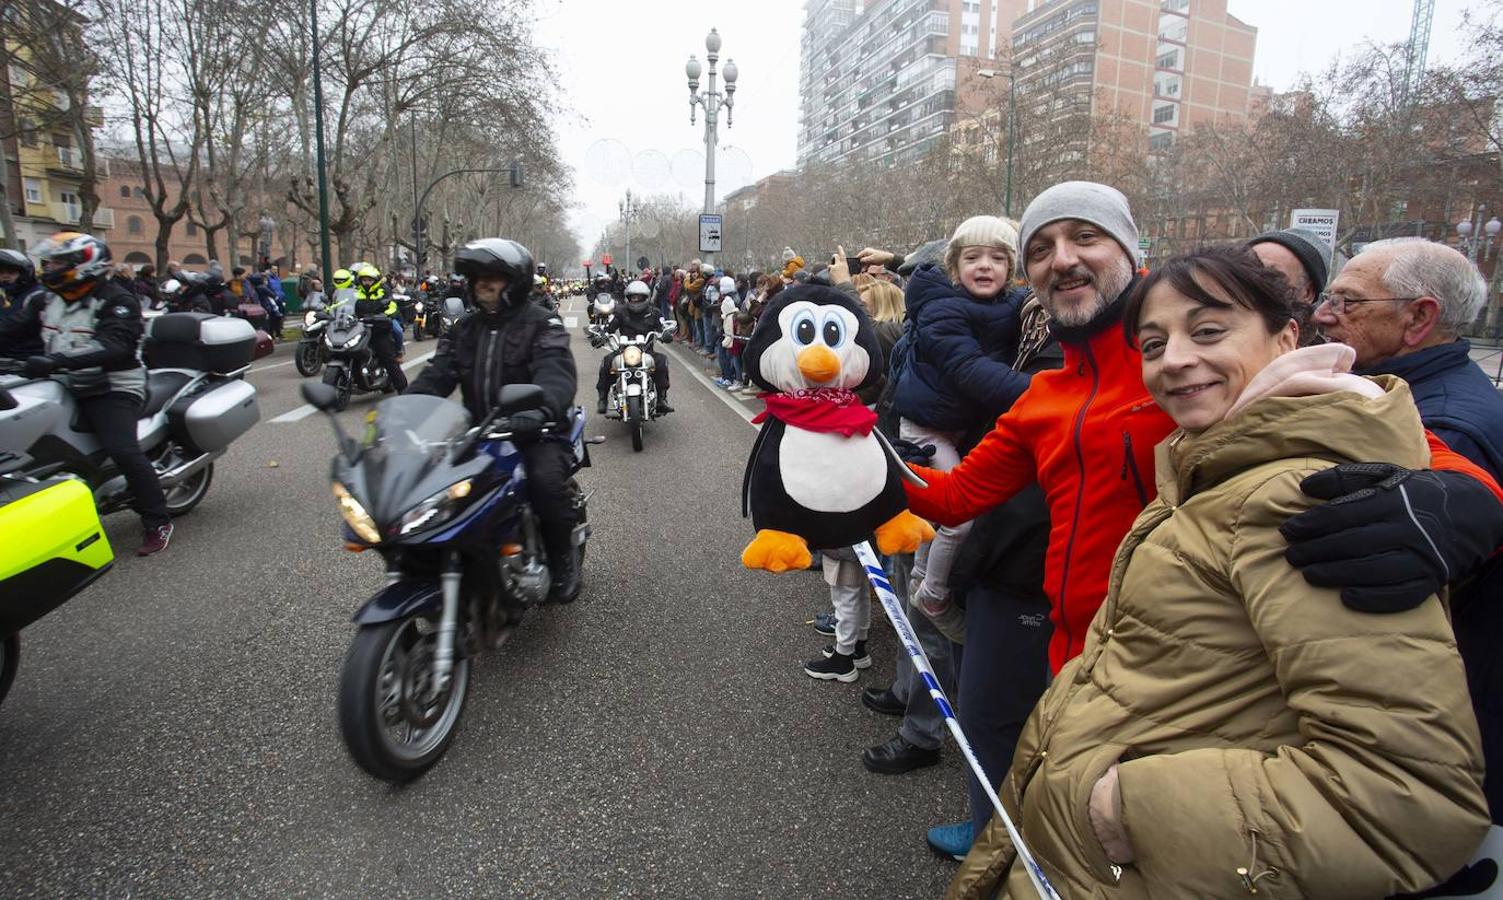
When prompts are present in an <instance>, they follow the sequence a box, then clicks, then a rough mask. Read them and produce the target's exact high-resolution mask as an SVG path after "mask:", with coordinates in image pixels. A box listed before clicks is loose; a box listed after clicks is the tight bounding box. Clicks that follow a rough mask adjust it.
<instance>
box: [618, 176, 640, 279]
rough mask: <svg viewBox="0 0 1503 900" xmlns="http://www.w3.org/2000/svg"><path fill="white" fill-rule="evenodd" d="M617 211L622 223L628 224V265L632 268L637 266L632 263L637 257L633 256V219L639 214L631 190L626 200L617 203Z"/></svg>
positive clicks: (627, 192) (629, 189)
mask: <svg viewBox="0 0 1503 900" xmlns="http://www.w3.org/2000/svg"><path fill="white" fill-rule="evenodd" d="M616 209H617V210H619V211H620V213H621V221H622V222H624V223H626V265H627V266H628V267H630V266H633V265H635V263H633V262H632V260H633V259H634V258H635V257H633V256H632V255H631V217H632V216H634V215H636V212H637V208H636V206H634V205H633V201H632V195H631V188H627V189H626V199H625V200H618V201H617V202H616Z"/></svg>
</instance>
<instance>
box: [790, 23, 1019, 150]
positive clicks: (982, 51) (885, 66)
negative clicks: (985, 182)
mask: <svg viewBox="0 0 1503 900" xmlns="http://www.w3.org/2000/svg"><path fill="white" fill-rule="evenodd" d="M1027 6H1028V3H1027V0H807V2H806V3H805V5H804V13H805V15H804V30H803V38H802V41H801V43H800V53H799V93H800V98H801V101H802V103H801V106H802V111H801V116H800V120H799V139H798V160H799V165H800V166H803V165H807V164H809V163H814V162H836V161H856V160H859V161H863V162H872V163H875V164H877V165H894V164H901V163H904V162H910V161H912V160H914V159H917V158H919V157H920V156H922V155H923V154H924V153H926V152H928V150H929V148H930V147H931V145H932V144H933V143H934V141H935V140H936V139H938V137H939V136H940V135H942V134H944V132H945V129H946V128H948V127H949V125H950V123H951V122H952V121H953V119H954V116H955V73H956V68H957V58H958V57H961V56H966V57H979V58H981V59H982V60H991V59H995V58H996V57H997V48H998V46H999V43H1000V44H1001V45H1003V46H1005V45H1006V43H1007V42H1008V41H1009V40H1010V38H1011V34H1012V23H1013V21H1014V20H1015V19H1016V18H1017V16H1018V15H1020V14H1021V13H1022V12H1023V11H1024V10H1026V8H1027ZM999 34H1000V37H999Z"/></svg>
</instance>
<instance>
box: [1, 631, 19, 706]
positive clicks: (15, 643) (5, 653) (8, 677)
mask: <svg viewBox="0 0 1503 900" xmlns="http://www.w3.org/2000/svg"><path fill="white" fill-rule="evenodd" d="M20 665H21V635H19V634H13V635H11V636H10V637H8V638H6V639H5V640H3V641H0V703H4V702H5V695H6V694H8V693H10V686H11V683H12V682H14V681H15V680H16V668H17V667H18V666H20Z"/></svg>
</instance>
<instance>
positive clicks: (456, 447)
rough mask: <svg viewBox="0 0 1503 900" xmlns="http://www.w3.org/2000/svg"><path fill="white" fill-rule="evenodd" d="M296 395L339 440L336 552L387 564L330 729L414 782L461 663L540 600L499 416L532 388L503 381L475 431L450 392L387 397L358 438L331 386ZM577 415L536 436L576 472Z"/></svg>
mask: <svg viewBox="0 0 1503 900" xmlns="http://www.w3.org/2000/svg"><path fill="white" fill-rule="evenodd" d="M303 398H304V399H305V400H307V401H308V403H309V404H311V405H312V406H314V407H315V408H317V409H320V410H322V411H324V412H326V413H328V414H329V418H330V420H331V421H332V422H333V425H334V431H335V434H336V436H337V438H338V441H339V449H340V452H339V455H338V456H336V457H335V458H334V462H333V467H332V468H333V471H332V478H333V490H334V498H335V500H336V502H337V503H338V505H339V513H340V515H341V516H342V517H343V518H344V531H345V546H346V548H347V549H349V550H352V551H357V552H359V551H365V550H375V551H376V552H378V553H379V554H380V555H381V557H382V559H383V560H385V563H386V586H385V587H384V588H382V589H381V590H380V591H378V592H377V593H376V594H375V596H373V597H371V598H370V599H369V600H367V601H366V602H365V605H364V606H362V607H361V608H360V611H359V612H357V613H356V614H355V618H354V621H355V624H356V625H358V626H359V630H358V631H357V632H356V633H355V639H354V641H353V643H351V645H350V649H349V652H348V654H347V655H346V656H345V661H344V670H343V673H342V675H341V677H340V685H339V725H340V731H341V733H342V734H343V737H344V741H345V745H346V747H348V749H349V752H350V755H351V756H352V757H354V759H355V762H356V763H357V764H359V766H360V767H361V768H362V769H364V770H365V771H366V772H369V773H370V774H371V775H374V776H375V777H377V778H381V779H384V780H387V781H392V782H406V781H411V780H413V779H414V778H417V777H418V776H420V775H422V774H423V773H424V772H425V771H427V770H428V769H429V768H431V767H432V766H433V765H434V764H435V763H437V762H438V760H439V758H440V757H442V756H443V754H444V752H445V751H446V750H447V749H448V747H449V743H450V741H451V740H452V739H453V737H454V732H455V726H457V725H458V723H459V716H460V713H461V712H462V710H463V709H464V701H465V695H466V693H467V692H468V690H469V685H470V661H471V659H473V658H474V657H475V656H476V655H477V654H478V653H480V652H482V651H484V650H494V649H498V648H500V646H501V645H502V644H503V643H504V642H505V640H506V639H507V637H509V636H510V635H511V633H512V631H513V630H514V629H515V628H516V626H517V624H518V623H519V622H520V621H521V619H522V616H523V615H524V613H525V612H526V611H527V610H528V609H530V608H532V607H535V606H538V605H541V604H542V603H543V602H544V601H545V600H546V599H547V597H548V589H549V587H550V585H551V580H552V579H551V576H550V574H549V570H548V556H547V553H546V551H545V549H544V545H543V540H542V531H541V528H540V526H539V523H538V519H537V516H536V514H535V513H534V512H533V510H532V507H531V505H530V504H529V502H528V500H527V487H526V479H527V475H526V468H525V466H522V465H521V462H522V455H521V452H520V451H519V450H518V448H517V446H516V445H515V444H514V443H512V434H511V432H510V430H509V427H508V421H509V420H508V416H510V415H513V414H515V413H518V412H522V411H523V410H533V409H538V408H540V407H542V406H543V390H542V388H540V387H538V386H537V385H530V384H528V385H509V386H507V387H504V388H502V389H501V394H500V397H499V403H498V405H497V408H496V410H495V411H494V412H493V413H492V414H491V415H490V417H488V418H487V419H486V420H485V421H483V422H480V423H479V424H477V425H474V426H471V424H470V417H469V415H468V414H467V413H466V412H465V410H464V408H463V407H461V406H459V405H458V404H456V403H453V402H451V401H448V400H445V399H442V398H439V397H428V396H420V395H410V396H398V397H392V398H390V399H388V400H384V401H382V402H381V403H380V404H379V405H378V406H377V407H376V410H375V415H374V416H372V417H370V419H369V420H368V423H369V424H368V425H367V427H366V429H365V431H364V433H363V434H362V435H361V437H360V438H359V439H358V440H357V439H355V438H352V437H350V436H349V435H347V434H346V433H345V431H344V429H343V428H341V427H340V424H339V421H338V419H336V418H335V417H334V415H333V411H334V410H335V409H336V408H337V407H338V405H339V398H338V392H337V391H336V390H335V389H334V388H332V387H330V386H328V385H325V384H312V383H308V384H304V385H303ZM584 424H585V416H584V413H583V410H580V409H579V408H577V407H576V408H575V409H574V410H572V411H571V413H570V416H569V417H568V421H565V422H559V423H552V424H549V425H547V426H545V428H544V429H543V436H542V437H540V438H539V439H540V440H568V441H569V442H570V443H571V444H572V445H573V448H574V460H575V465H574V473H577V472H578V470H579V469H580V468H583V467H584V466H588V465H589V452H588V447H587V444H588V443H593V442H587V441H586V440H585V439H584ZM574 473H571V477H570V478H569V480H568V482H567V483H566V488H565V490H566V492H567V493H568V499H569V501H570V503H571V504H572V505H573V507H574V511H575V516H576V519H575V521H576V522H577V523H578V524H577V525H576V527H575V529H574V548H575V553H576V554H577V556H576V564H578V565H581V566H582V565H583V563H584V551H585V543H586V541H587V540H588V539H589V536H590V528H589V524H588V520H587V518H586V508H585V507H586V503H587V501H588V499H589V498H588V497H587V496H586V495H585V494H584V492H583V491H582V490H581V489H580V487H579V485H578V483H577V482H576V481H575V479H574V478H573V474H574Z"/></svg>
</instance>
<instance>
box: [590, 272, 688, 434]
mask: <svg viewBox="0 0 1503 900" xmlns="http://www.w3.org/2000/svg"><path fill="white" fill-rule="evenodd" d="M601 327H602V328H603V330H604V332H603V333H605V334H619V335H621V336H623V337H643V336H645V335H649V334H652V335H658V336H660V337H661V336H662V335H663V323H662V322H661V321H660V320H659V319H658V311H657V309H656V308H654V307H653V304H652V289H651V288H649V287H648V286H647V284H646V283H645V282H642V281H633V282H632V283H631V284H628V285H627V286H626V302H625V304H624V306H617V307H616V312H615V313H614V314H613V315H612V316H611V317H610V318H609V319H607V320H605V322H604V323H603V325H602V326H601ZM665 339H666V338H665ZM592 342H593V343H595V345H596V346H597V347H598V346H600V345H601V344H603V343H604V341H603V340H595V339H592ZM615 356H616V354H614V353H607V354H606V355H605V358H604V359H602V360H600V377H599V378H597V379H595V393H596V394H597V395H598V398H599V401H600V402H599V403H598V404H597V405H596V407H595V409H596V411H597V412H599V413H600V414H601V415H604V414H605V409H606V400H607V396H608V395H609V394H610V390H611V380H612V379H611V360H612V359H614V358H615ZM652 358H653V362H654V365H653V370H652V383H653V384H654V385H656V387H657V391H658V412H659V413H671V412H673V407H671V406H669V405H668V354H666V353H663V352H662V351H660V350H654V351H652Z"/></svg>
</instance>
